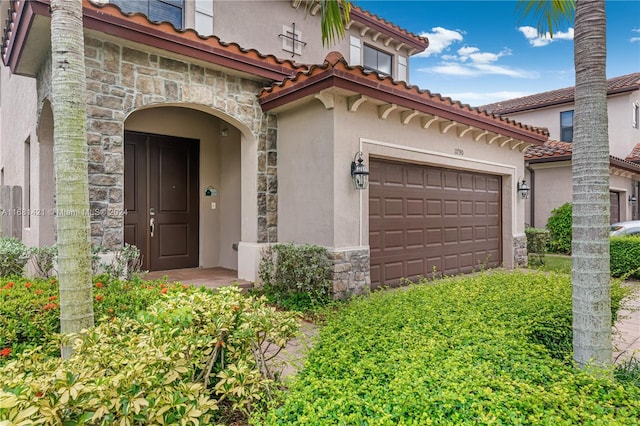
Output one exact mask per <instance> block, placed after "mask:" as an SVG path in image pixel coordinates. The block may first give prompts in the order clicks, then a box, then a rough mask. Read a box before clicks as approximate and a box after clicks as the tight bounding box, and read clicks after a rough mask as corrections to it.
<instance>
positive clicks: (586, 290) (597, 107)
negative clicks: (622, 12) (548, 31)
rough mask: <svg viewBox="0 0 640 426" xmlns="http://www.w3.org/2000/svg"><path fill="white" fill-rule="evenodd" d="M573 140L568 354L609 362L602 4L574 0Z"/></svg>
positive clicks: (584, 362)
mask: <svg viewBox="0 0 640 426" xmlns="http://www.w3.org/2000/svg"><path fill="white" fill-rule="evenodd" d="M574 62H575V72H576V85H575V112H574V140H573V161H572V164H573V165H572V168H573V247H572V251H573V255H572V257H573V271H572V283H573V352H574V359H575V361H576V362H577V363H578V365H579V366H580V367H584V366H585V365H587V364H589V363H593V364H596V365H599V366H604V367H606V366H608V365H610V364H611V355H612V345H611V296H610V272H609V213H610V212H609V136H608V122H607V82H606V16H605V1H604V0H577V1H576V15H575V38H574Z"/></svg>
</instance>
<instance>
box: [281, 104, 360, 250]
mask: <svg viewBox="0 0 640 426" xmlns="http://www.w3.org/2000/svg"><path fill="white" fill-rule="evenodd" d="M278 126H279V128H278V222H279V223H278V241H279V242H295V243H308V244H317V245H322V246H327V247H333V246H334V245H335V242H334V241H335V240H334V231H335V227H334V199H333V194H334V159H333V140H334V117H333V112H332V111H330V110H326V109H325V108H324V107H323V106H322V104H321V103H320V102H319V101H316V102H312V103H309V104H308V105H307V106H306V107H305V108H296V109H294V110H291V111H287V112H286V113H282V114H280V115H279V116H278ZM347 167H348V164H347V165H345V170H347ZM336 206H337V205H336ZM342 208H344V206H339V209H342Z"/></svg>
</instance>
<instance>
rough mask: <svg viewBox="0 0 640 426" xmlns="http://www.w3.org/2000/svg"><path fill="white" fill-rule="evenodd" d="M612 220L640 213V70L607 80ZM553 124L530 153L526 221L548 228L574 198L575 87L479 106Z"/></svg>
mask: <svg viewBox="0 0 640 426" xmlns="http://www.w3.org/2000/svg"><path fill="white" fill-rule="evenodd" d="M607 100H608V102H607V109H608V117H609V152H610V155H611V162H610V164H611V167H610V181H609V185H610V200H611V223H614V222H619V221H625V220H632V219H637V218H638V201H637V200H638V198H640V192H639V188H638V182H639V181H640V73H634V74H628V75H623V76H620V77H614V78H611V79H609V80H607ZM479 108H480V109H484V110H487V111H489V112H492V113H494V114H496V115H500V116H502V117H505V118H510V119H514V120H518V121H523V122H526V123H528V124H531V125H534V126H537V127H540V128H547V129H548V130H549V141H548V142H547V143H545V144H544V146H535V147H531V148H529V149H528V150H527V151H526V153H525V161H526V164H525V166H526V169H527V175H526V176H527V177H526V179H527V182H528V184H529V186H531V196H530V197H529V200H528V202H527V203H528V205H527V212H526V223H527V224H529V225H531V226H535V227H538V228H544V227H545V225H546V223H547V220H548V218H549V216H550V215H551V211H552V210H553V209H555V208H557V207H559V206H561V205H562V204H564V203H567V202H571V198H572V196H571V194H572V181H571V154H572V147H571V142H572V141H573V109H574V88H573V87H567V88H564V89H559V90H552V91H549V92H544V93H538V94H535V95H531V96H525V97H522V98H517V99H510V100H506V101H501V102H497V103H494V104H490V105H485V106H481V107H479Z"/></svg>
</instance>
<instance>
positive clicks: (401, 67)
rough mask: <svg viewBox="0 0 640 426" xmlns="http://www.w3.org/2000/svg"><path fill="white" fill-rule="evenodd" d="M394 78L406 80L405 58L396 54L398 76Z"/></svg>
mask: <svg viewBox="0 0 640 426" xmlns="http://www.w3.org/2000/svg"><path fill="white" fill-rule="evenodd" d="M396 80H399V81H407V80H408V79H407V58H405V57H404V56H398V77H397V78H396Z"/></svg>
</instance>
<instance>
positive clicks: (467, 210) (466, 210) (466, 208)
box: [460, 200, 473, 216]
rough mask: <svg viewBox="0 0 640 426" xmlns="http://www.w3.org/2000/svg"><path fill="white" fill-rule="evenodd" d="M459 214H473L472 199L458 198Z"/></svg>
mask: <svg viewBox="0 0 640 426" xmlns="http://www.w3.org/2000/svg"><path fill="white" fill-rule="evenodd" d="M460 216H473V201H468V200H460Z"/></svg>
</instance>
